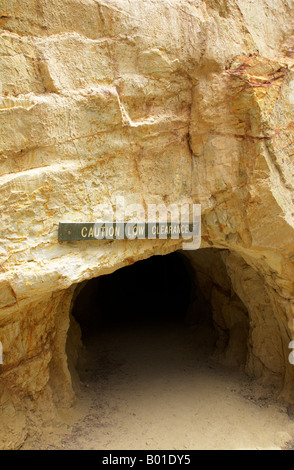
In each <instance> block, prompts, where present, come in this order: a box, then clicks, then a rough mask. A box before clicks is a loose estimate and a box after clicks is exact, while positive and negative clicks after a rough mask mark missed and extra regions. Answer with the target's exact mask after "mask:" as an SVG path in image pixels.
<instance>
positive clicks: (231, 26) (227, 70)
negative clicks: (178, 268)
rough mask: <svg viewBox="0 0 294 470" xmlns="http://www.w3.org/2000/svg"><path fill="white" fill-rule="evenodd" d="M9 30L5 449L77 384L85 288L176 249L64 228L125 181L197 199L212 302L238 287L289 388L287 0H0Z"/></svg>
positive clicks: (259, 341)
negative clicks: (75, 299)
mask: <svg viewBox="0 0 294 470" xmlns="http://www.w3.org/2000/svg"><path fill="white" fill-rule="evenodd" d="M0 28H1V29H0V82H1V85H2V99H1V104H0V190H1V246H0V259H1V273H0V287H1V290H0V292H1V294H0V341H1V342H2V343H3V350H4V364H3V365H2V366H0V375H1V383H0V408H1V413H2V416H3V419H2V417H1V423H2V424H3V425H4V435H5V436H6V438H5V441H3V442H4V444H3V445H4V447H7V446H8V447H11V448H13V447H16V446H17V445H19V443H20V442H22V440H23V439H24V437H25V432H26V431H25V429H26V422H25V417H24V414H23V412H24V411H25V410H36V409H37V408H38V407H40V406H42V405H41V404H42V402H43V401H44V399H46V401H47V403H51V404H52V410H53V409H54V404H57V405H61V404H62V405H63V406H65V405H68V404H69V403H71V401H72V399H73V392H72V388H71V376H70V373H69V370H68V366H67V358H66V354H65V344H66V337H67V330H68V327H69V314H70V308H71V299H72V295H73V293H74V290H75V286H76V285H77V284H79V283H80V282H82V281H85V280H88V279H91V278H93V277H97V276H100V275H101V274H106V273H110V272H113V271H115V270H117V269H119V268H120V267H122V266H125V265H128V264H132V263H134V262H136V261H138V260H140V259H144V258H148V257H150V256H152V255H153V254H166V253H170V252H173V251H176V250H179V249H181V247H182V245H181V243H180V242H177V241H165V242H163V241H152V240H143V241H133V242H129V241H115V242H103V243H98V242H97V243H96V242H95V243H92V242H85V243H83V244H82V245H81V244H78V243H70V244H61V243H58V241H57V230H58V223H59V222H63V221H72V222H75V221H77V222H78V221H81V220H82V221H95V220H97V218H98V217H99V216H101V214H100V213H98V212H97V209H96V208H97V206H98V204H101V203H106V204H110V205H112V206H113V205H114V204H115V200H116V196H118V195H122V196H124V197H125V200H126V203H127V204H129V203H140V204H143V205H144V206H145V207H146V205H147V204H150V203H156V204H159V203H165V204H166V205H169V204H171V203H176V204H182V203H187V202H188V203H200V204H201V205H202V228H203V236H202V248H209V247H210V248H214V249H220V250H221V252H220V253H221V254H219V255H217V257H221V261H222V263H223V266H225V270H226V272H227V274H226V275H227V276H228V279H229V284H228V285H227V286H225V289H224V290H223V291H222V292H221V289H216V288H215V289H214V291H210V290H208V291H207V290H205V287H204V293H205V295H206V296H207V300H209V301H210V302H211V303H212V305H213V306H214V312H215V315H216V318H217V317H219V315H220V313H219V312H218V309H221V308H222V306H223V305H224V304H226V296H227V295H228V292H229V291H228V290H226V289H228V286H229V285H231V286H232V288H233V290H234V292H235V293H236V294H237V295H238V298H239V299H240V301H241V302H242V304H243V305H244V306H245V307H246V310H247V311H248V314H249V316H250V324H249V329H250V331H249V343H250V344H249V348H248V351H249V352H248V355H246V369H247V371H248V373H250V374H251V375H253V376H256V377H258V378H259V379H261V380H264V381H266V382H269V383H271V382H274V383H275V384H276V385H277V387H278V391H279V393H280V396H283V397H285V398H286V399H287V400H290V401H293V402H294V395H293V385H294V384H293V378H294V375H293V366H291V365H290V364H289V362H288V353H289V351H288V344H289V342H290V340H291V339H293V334H294V323H293V313H294V312H293V279H294V270H293V245H294V238H293V216H294V209H293V181H294V180H293V159H292V156H293V145H294V144H293V130H294V124H293V112H294V97H293V93H294V91H293V83H294V82H293V80H294V76H293V64H294V59H293V40H292V37H293V36H292V35H293V1H291V0H275V1H270V0H258V1H255V2H254V3H252V2H251V1H249V0H234V1H233V0H217V1H215V0H214V1H211V0H205V1H201V2H200V1H197V0H195V1H194V0H181V1H179V2H176V3H175V2H170V1H167V0H161V1H160V2H156V1H149V0H148V1H145V0H132V1H128V2H125V1H124V0H109V1H100V0H68V1H67V2H59V1H57V0H54V1H51V2H47V1H46V0H41V1H36V0H30V1H29V2H25V3H24V2H22V1H20V0H14V1H11V0H4V1H2V3H1V6H0ZM194 255H195V254H193V253H189V257H190V258H191V263H192V265H194V266H196V267H197V270H196V271H197V272H198V276H200V279H201V275H199V272H200V273H201V272H202V273H203V272H204V273H206V274H203V275H204V276H207V270H208V271H210V276H211V277H210V278H211V279H214V278H215V276H217V270H215V269H214V267H215V263H213V264H212V265H211V258H210V257H206V259H201V256H200V255H199V256H200V257H199V258H197V257H196V258H197V259H194V260H193V258H194ZM195 256H196V255H195ZM193 263H194V264H193ZM195 269H196V268H195ZM222 269H223V268H222ZM223 279H224V278H223ZM222 282H223V281H222ZM222 282H221V284H222ZM211 283H212V284H213V285H214V286H215V285H217V282H216V280H214V281H211ZM212 284H211V285H212ZM223 287H224V286H223ZM221 318H224V317H223V312H222V317H221ZM227 326H228V329H230V328H229V325H227ZM227 357H229V355H227ZM1 445H2V444H1Z"/></svg>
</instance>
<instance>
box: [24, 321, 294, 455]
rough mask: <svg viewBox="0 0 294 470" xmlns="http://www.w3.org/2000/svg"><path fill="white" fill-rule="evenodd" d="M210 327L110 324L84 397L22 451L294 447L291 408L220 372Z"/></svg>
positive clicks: (93, 341)
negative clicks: (213, 357) (289, 410)
mask: <svg viewBox="0 0 294 470" xmlns="http://www.w3.org/2000/svg"><path fill="white" fill-rule="evenodd" d="M208 333H209V332H208V331H206V328H205V327H202V328H198V329H197V328H195V327H186V326H184V325H180V326H179V325H176V324H167V323H164V324H150V325H134V324H133V325H124V326H119V325H118V326H117V327H116V328H114V327H113V326H112V327H111V329H109V330H107V329H106V330H105V331H104V332H103V333H100V334H99V335H95V336H92V337H91V338H88V340H87V351H86V352H84V354H83V358H82V360H81V363H80V371H79V372H80V376H81V380H82V384H81V389H80V393H79V399H78V401H77V403H76V405H75V407H74V408H73V409H72V410H70V412H64V413H63V415H61V420H60V422H59V424H58V425H56V426H50V427H48V428H43V429H40V430H39V431H38V433H37V434H34V435H32V436H31V437H30V438H29V439H28V440H27V441H26V443H25V445H24V446H23V449H52V450H54V449H78V450H86V449H103V450H145V449H148V450H174V449H176V450H186V449H188V450H193V449H196V450H197V449H202V450H206V449H208V450H213V449H218V450H221V449H229V450H233V449H238V450H241V449H287V448H292V442H293V437H294V421H293V420H292V419H290V418H291V414H290V417H289V413H287V406H285V404H282V403H278V402H276V401H275V400H274V399H273V398H272V394H271V390H270V389H269V388H264V387H262V386H260V385H257V384H256V382H255V381H252V380H250V379H249V378H248V377H246V376H245V375H244V374H243V373H242V372H240V371H238V370H236V369H230V368H226V367H223V366H220V365H219V364H217V363H216V362H215V361H214V360H213V359H212V358H211V357H210V356H211V346H212V345H211V344H210V343H211V340H210V339H209V338H211V336H209V334H208Z"/></svg>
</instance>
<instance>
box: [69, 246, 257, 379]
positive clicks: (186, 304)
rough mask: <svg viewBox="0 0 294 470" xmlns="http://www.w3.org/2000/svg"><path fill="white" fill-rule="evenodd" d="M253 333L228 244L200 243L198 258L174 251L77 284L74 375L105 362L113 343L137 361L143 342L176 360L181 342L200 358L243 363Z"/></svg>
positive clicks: (148, 352) (149, 352)
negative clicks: (228, 262)
mask: <svg viewBox="0 0 294 470" xmlns="http://www.w3.org/2000/svg"><path fill="white" fill-rule="evenodd" d="M248 335H249V316H248V312H247V309H246V308H245V306H244V305H243V303H242V302H241V300H240V298H239V297H238V296H237V294H236V293H235V292H234V290H233V288H232V284H231V280H230V277H229V275H228V273H227V270H226V268H225V265H224V263H223V260H222V256H221V250H217V249H202V250H197V251H196V252H195V253H193V254H192V257H189V256H187V255H186V254H183V253H182V252H174V253H171V254H168V255H164V256H152V257H151V258H148V259H146V260H142V261H137V262H136V263H134V264H132V265H130V266H127V267H123V268H121V269H118V270H117V271H115V272H113V273H111V274H108V275H103V276H100V277H98V278H94V279H91V280H89V281H86V282H84V283H83V284H80V285H78V286H77V288H76V294H75V296H74V298H73V303H72V311H71V324H70V328H69V332H68V340H67V356H68V363H69V368H70V371H71V374H72V377H75V378H76V377H77V376H76V373H78V376H79V377H80V378H81V377H82V376H84V372H81V371H82V370H84V371H85V370H88V369H89V363H90V362H91V361H92V359H93V358H94V356H95V358H96V359H95V360H94V363H95V364H98V363H99V362H100V363H102V362H103V360H104V359H103V357H105V351H106V350H107V351H108V352H107V353H106V354H107V355H109V354H110V355H115V356H116V357H117V358H119V357H120V358H121V359H122V360H123V361H124V359H123V357H125V358H126V357H128V359H125V360H126V361H130V362H131V361H132V360H133V357H136V355H137V356H138V357H139V356H140V354H141V352H142V348H144V353H143V356H144V357H145V359H146V357H147V356H148V357H149V358H150V357H151V356H153V355H154V348H157V350H158V355H157V356H156V359H155V362H157V361H158V362H160V360H161V359H163V358H164V357H165V355H166V354H170V360H171V361H176V360H177V358H176V356H177V352H176V348H175V343H177V344H178V351H180V350H181V348H183V353H180V354H182V356H183V357H184V355H185V354H186V353H187V354H188V356H189V355H190V356H189V357H190V359H191V357H192V358H193V359H192V360H193V361H194V359H195V360H198V359H199V360H204V361H205V362H207V361H210V360H212V361H213V362H215V361H216V362H217V363H219V364H222V365H224V366H229V367H231V366H232V367H236V366H237V367H238V368H239V367H240V366H242V367H243V366H244V365H245V364H246V361H247V357H248V347H249V346H248V345H249V342H248V337H249V336H248ZM139 338H140V339H139ZM156 344H157V346H156ZM120 347H121V348H122V349H121V350H120ZM124 348H126V349H124ZM162 348H163V349H162ZM186 348H188V350H187V349H186ZM140 350H141V352H140ZM86 351H87V352H86ZM184 351H186V352H184ZM89 354H90V356H89ZM87 355H88V356H87ZM173 355H174V356H173ZM86 356H87V358H86ZM89 357H90V359H89ZM91 358H92V359H91ZM197 358H198V359H197ZM145 359H142V361H143V362H142V367H144V361H145ZM190 359H189V360H190ZM118 360H120V359H118ZM148 360H150V359H148ZM95 364H94V365H93V367H94V368H95V367H96V365H95ZM154 367H155V365H154ZM156 367H157V366H156ZM156 367H155V368H156ZM74 381H75V379H74Z"/></svg>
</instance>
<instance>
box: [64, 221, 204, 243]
mask: <svg viewBox="0 0 294 470" xmlns="http://www.w3.org/2000/svg"><path fill="white" fill-rule="evenodd" d="M199 228H200V224H199V223H198V222H196V223H194V224H189V223H180V224H178V223H174V222H167V223H160V222H154V223H139V222H138V223H134V222H127V223H125V222H124V223H123V222H121V223H112V222H97V223H60V224H59V230H58V240H59V241H60V242H66V241H83V240H84V241H86V240H87V241H88V240H124V239H128V240H134V239H136V238H138V239H145V238H148V239H154V238H161V239H166V238H174V239H177V238H187V239H188V238H191V237H193V236H199Z"/></svg>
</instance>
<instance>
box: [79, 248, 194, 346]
mask: <svg viewBox="0 0 294 470" xmlns="http://www.w3.org/2000/svg"><path fill="white" fill-rule="evenodd" d="M192 291H193V280H192V278H191V273H190V272H189V265H188V261H187V260H186V259H185V258H184V256H183V255H181V254H179V253H171V254H169V255H165V256H153V257H151V258H148V259H146V260H142V261H138V262H136V263H135V264H133V265H131V266H127V267H124V268H121V269H119V270H117V271H115V272H114V273H112V274H109V275H104V276H100V277H98V278H95V279H91V280H90V281H88V282H87V283H86V285H85V286H84V287H83V288H82V289H81V291H80V292H79V294H78V295H77V297H76V300H75V302H74V306H73V310H72V315H73V317H74V318H75V319H76V320H77V322H78V323H79V325H80V328H81V331H82V337H83V338H85V337H87V336H88V335H91V334H95V331H97V330H99V329H103V328H110V327H111V325H117V326H119V325H121V326H122V325H127V324H130V323H132V324H138V323H139V324H140V323H145V324H148V323H154V322H163V321H168V322H178V323H185V322H186V321H188V310H189V305H190V301H191V296H192Z"/></svg>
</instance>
